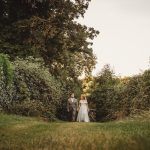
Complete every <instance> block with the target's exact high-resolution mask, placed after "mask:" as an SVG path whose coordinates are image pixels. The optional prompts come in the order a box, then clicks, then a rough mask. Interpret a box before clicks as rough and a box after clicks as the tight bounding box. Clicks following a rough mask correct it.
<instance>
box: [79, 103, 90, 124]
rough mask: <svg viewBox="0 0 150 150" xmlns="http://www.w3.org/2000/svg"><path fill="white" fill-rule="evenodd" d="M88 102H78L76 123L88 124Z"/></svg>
mask: <svg viewBox="0 0 150 150" xmlns="http://www.w3.org/2000/svg"><path fill="white" fill-rule="evenodd" d="M88 109H89V108H88V102H87V100H80V102H79V111H78V116H77V121H78V122H90V119H89V115H88Z"/></svg>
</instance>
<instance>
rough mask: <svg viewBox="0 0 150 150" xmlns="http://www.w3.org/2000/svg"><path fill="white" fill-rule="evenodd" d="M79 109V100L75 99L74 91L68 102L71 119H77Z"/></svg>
mask: <svg viewBox="0 0 150 150" xmlns="http://www.w3.org/2000/svg"><path fill="white" fill-rule="evenodd" d="M77 109H78V100H77V99H75V97H74V93H72V94H71V95H70V98H69V99H68V102H67V111H68V115H69V120H70V121H76V115H77Z"/></svg>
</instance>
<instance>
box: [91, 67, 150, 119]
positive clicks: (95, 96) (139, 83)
mask: <svg viewBox="0 0 150 150" xmlns="http://www.w3.org/2000/svg"><path fill="white" fill-rule="evenodd" d="M149 81H150V71H149V70H146V71H145V72H144V73H143V74H141V75H136V76H133V77H130V78H129V77H128V78H117V77H115V76H114V75H113V71H112V70H111V68H110V66H109V65H106V66H104V68H103V69H102V71H101V72H100V74H99V75H98V76H97V77H95V78H94V79H93V82H94V84H93V85H95V86H94V89H92V91H91V94H90V97H89V100H90V101H91V102H92V103H93V104H94V105H95V108H96V119H97V120H98V121H100V120H101V121H102V120H112V119H122V118H124V117H126V116H128V115H130V114H132V113H133V114H134V113H136V112H139V111H143V110H149V108H150V93H149V87H150V82H149Z"/></svg>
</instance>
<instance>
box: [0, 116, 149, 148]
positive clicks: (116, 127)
mask: <svg viewBox="0 0 150 150" xmlns="http://www.w3.org/2000/svg"><path fill="white" fill-rule="evenodd" d="M0 150H150V120H149V119H134V120H131V119H129V120H124V121H115V122H107V123H77V122H75V123H71V122H53V123H50V122H44V121H42V120H40V119H37V118H28V117H21V116H15V115H5V114H0Z"/></svg>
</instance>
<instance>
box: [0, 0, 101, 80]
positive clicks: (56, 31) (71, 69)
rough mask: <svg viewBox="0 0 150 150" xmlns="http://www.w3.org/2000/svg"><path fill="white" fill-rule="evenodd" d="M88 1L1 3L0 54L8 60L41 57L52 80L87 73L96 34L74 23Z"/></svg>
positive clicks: (11, 0)
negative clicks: (53, 77) (9, 58)
mask: <svg viewBox="0 0 150 150" xmlns="http://www.w3.org/2000/svg"><path fill="white" fill-rule="evenodd" d="M89 1H90V0H83V1H72V0H67V1H66V0H43V1H42V0H41V1H40V0H35V1H27V0H21V1H20V0H5V1H2V2H1V3H3V5H2V6H1V7H2V8H3V9H2V10H4V11H2V12H1V15H0V17H1V18H0V19H1V20H3V21H2V22H1V23H0V24H1V26H0V30H1V32H0V52H3V53H5V54H8V55H9V56H10V57H11V59H15V57H17V56H19V57H22V58H25V57H28V56H34V57H42V58H43V60H44V61H45V63H46V64H47V65H48V66H49V68H50V72H51V74H53V75H55V76H62V75H63V76H65V77H69V78H72V79H77V77H78V76H80V75H81V74H82V72H85V73H90V72H91V70H92V69H93V67H94V65H95V63H96V62H95V56H94V54H93V50H92V48H91V46H90V45H92V40H93V38H94V37H95V36H97V34H98V33H99V32H98V31H96V30H94V28H91V27H90V28H88V27H86V26H84V25H81V24H79V23H77V21H75V19H77V18H78V17H80V16H84V13H85V11H86V10H87V8H88V5H89ZM16 8H17V11H16ZM87 62H88V63H87Z"/></svg>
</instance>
